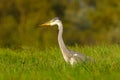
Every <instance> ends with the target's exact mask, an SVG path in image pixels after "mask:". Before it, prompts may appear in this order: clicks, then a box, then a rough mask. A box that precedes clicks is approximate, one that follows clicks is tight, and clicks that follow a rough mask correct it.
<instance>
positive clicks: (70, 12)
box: [0, 0, 120, 48]
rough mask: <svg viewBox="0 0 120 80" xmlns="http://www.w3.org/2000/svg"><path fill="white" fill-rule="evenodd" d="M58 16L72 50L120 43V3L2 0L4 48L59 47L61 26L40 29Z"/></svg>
mask: <svg viewBox="0 0 120 80" xmlns="http://www.w3.org/2000/svg"><path fill="white" fill-rule="evenodd" d="M56 16H57V17H59V18H60V19H61V20H62V22H63V25H64V34H63V38H64V41H65V43H66V44H67V45H69V46H73V45H76V44H77V45H96V44H116V43H117V44H119V43H120V36H119V34H120V31H119V30H120V0H0V47H9V48H21V47H39V48H46V47H52V46H58V43H57V33H58V30H57V26H55V27H49V28H42V27H39V28H38V24H41V23H44V22H46V21H48V20H51V19H52V18H54V17H56Z"/></svg>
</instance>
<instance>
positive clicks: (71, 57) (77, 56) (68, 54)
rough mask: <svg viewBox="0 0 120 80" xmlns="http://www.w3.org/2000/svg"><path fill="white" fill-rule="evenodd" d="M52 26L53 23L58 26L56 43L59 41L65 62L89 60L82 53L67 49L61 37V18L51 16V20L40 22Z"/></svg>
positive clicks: (72, 62)
mask: <svg viewBox="0 0 120 80" xmlns="http://www.w3.org/2000/svg"><path fill="white" fill-rule="evenodd" d="M46 25H47V26H48V25H50V26H54V25H57V26H58V30H59V32H58V43H59V47H60V50H61V52H62V55H63V58H64V60H65V61H66V62H67V63H70V64H71V65H73V64H74V63H77V62H85V61H90V60H91V59H90V58H89V57H88V56H86V55H84V54H81V53H78V52H75V51H72V50H69V49H68V48H67V47H66V46H65V43H64V41H63V38H62V34H63V25H62V22H61V20H59V18H57V17H56V18H53V19H52V20H50V21H49V22H47V23H44V24H42V25H41V26H46Z"/></svg>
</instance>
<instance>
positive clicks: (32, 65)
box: [0, 45, 120, 80]
mask: <svg viewBox="0 0 120 80" xmlns="http://www.w3.org/2000/svg"><path fill="white" fill-rule="evenodd" d="M69 48H70V49H72V50H75V51H78V52H81V53H84V54H85V55H88V56H90V57H92V58H94V59H95V63H94V64H91V63H87V64H76V65H75V66H71V65H70V64H67V63H65V61H64V59H63V57H62V54H61V52H60V50H59V48H50V49H46V50H43V51H42V50H39V49H23V50H11V49H0V80H119V78H120V46H119V45H109V46H104V45H102V46H93V47H89V46H85V47H78V46H75V47H69Z"/></svg>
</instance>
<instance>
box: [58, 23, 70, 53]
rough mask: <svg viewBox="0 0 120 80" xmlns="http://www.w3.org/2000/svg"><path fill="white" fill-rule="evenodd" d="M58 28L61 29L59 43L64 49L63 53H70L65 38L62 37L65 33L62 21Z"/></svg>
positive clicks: (62, 49)
mask: <svg viewBox="0 0 120 80" xmlns="http://www.w3.org/2000/svg"><path fill="white" fill-rule="evenodd" d="M58 29H59V33H58V43H59V46H60V49H61V51H62V53H63V55H64V53H68V49H67V47H66V46H65V43H64V41H63V38H62V34H63V25H62V23H59V24H58Z"/></svg>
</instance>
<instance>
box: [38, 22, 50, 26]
mask: <svg viewBox="0 0 120 80" xmlns="http://www.w3.org/2000/svg"><path fill="white" fill-rule="evenodd" d="M40 26H50V22H46V23H44V24H41V25H40Z"/></svg>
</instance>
